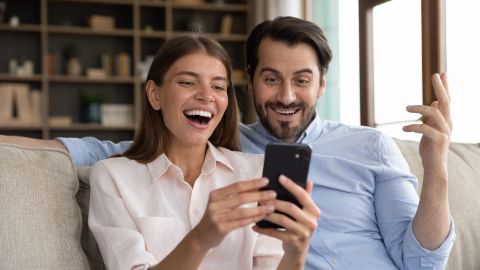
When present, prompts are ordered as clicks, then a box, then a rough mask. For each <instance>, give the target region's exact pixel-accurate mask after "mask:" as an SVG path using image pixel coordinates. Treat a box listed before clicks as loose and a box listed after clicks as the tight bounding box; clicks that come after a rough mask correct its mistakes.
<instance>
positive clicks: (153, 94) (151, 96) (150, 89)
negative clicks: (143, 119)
mask: <svg viewBox="0 0 480 270" xmlns="http://www.w3.org/2000/svg"><path fill="white" fill-rule="evenodd" d="M145 91H146V93H147V98H148V102H149V103H150V106H152V108H153V109H154V110H156V111H158V110H160V109H161V108H162V105H161V103H162V102H161V99H160V93H159V89H158V86H157V84H156V83H155V82H154V81H152V80H149V81H148V82H147V83H146V85H145Z"/></svg>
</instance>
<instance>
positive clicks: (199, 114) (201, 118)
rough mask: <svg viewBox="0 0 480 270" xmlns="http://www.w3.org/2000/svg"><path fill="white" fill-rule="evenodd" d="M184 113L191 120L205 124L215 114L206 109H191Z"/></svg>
mask: <svg viewBox="0 0 480 270" xmlns="http://www.w3.org/2000/svg"><path fill="white" fill-rule="evenodd" d="M183 114H184V115H185V117H187V118H188V119H189V120H190V121H192V122H194V123H197V124H200V125H202V126H205V125H207V124H208V122H210V120H211V119H212V118H213V114H212V113H211V112H208V111H204V110H190V111H184V112H183Z"/></svg>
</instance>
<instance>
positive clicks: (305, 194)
mask: <svg viewBox="0 0 480 270" xmlns="http://www.w3.org/2000/svg"><path fill="white" fill-rule="evenodd" d="M279 182H280V184H282V186H284V187H285V189H287V190H288V191H289V192H291V193H292V194H293V195H294V196H295V198H297V200H298V201H299V202H300V204H301V205H302V206H303V209H302V208H299V207H298V206H297V205H295V204H293V203H291V202H286V201H281V200H274V201H273V202H272V203H273V205H274V206H275V210H276V211H279V212H282V213H285V214H287V215H289V216H290V217H292V218H293V219H291V218H289V217H287V216H286V215H283V214H280V213H271V214H269V215H267V216H266V218H265V220H268V221H270V222H273V223H276V224H278V225H281V226H282V227H283V228H285V229H284V230H283V229H280V230H279V229H272V228H260V227H258V226H254V227H253V229H254V230H255V231H256V232H258V233H262V234H266V235H268V236H271V237H274V238H277V239H279V240H281V241H282V242H283V249H284V251H285V254H284V256H283V258H282V261H281V263H280V266H279V269H303V264H304V262H305V258H306V256H307V253H308V246H309V242H310V238H311V237H312V235H313V233H314V232H315V230H316V229H317V220H318V218H319V217H320V209H319V208H318V207H317V206H316V205H315V202H314V201H313V200H312V198H311V194H312V190H313V182H312V181H310V180H309V181H307V186H306V190H305V189H303V188H302V187H300V186H299V185H297V184H296V183H294V182H293V181H292V180H290V179H289V178H288V177H286V176H283V175H281V176H280V177H279ZM269 203H270V202H269Z"/></svg>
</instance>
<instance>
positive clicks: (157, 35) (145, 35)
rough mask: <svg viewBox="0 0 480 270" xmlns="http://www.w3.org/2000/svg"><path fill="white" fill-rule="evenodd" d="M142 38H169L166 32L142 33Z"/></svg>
mask: <svg viewBox="0 0 480 270" xmlns="http://www.w3.org/2000/svg"><path fill="white" fill-rule="evenodd" d="M140 37H142V38H167V32H165V31H142V32H141V33H140Z"/></svg>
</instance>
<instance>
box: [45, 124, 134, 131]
mask: <svg viewBox="0 0 480 270" xmlns="http://www.w3.org/2000/svg"><path fill="white" fill-rule="evenodd" d="M49 128H50V129H51V130H54V131H83V130H86V131H122V130H125V131H134V130H135V126H133V125H131V126H118V127H117V126H102V125H100V124H80V123H78V124H72V125H70V126H55V125H49Z"/></svg>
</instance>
